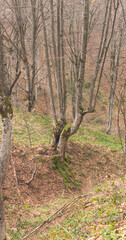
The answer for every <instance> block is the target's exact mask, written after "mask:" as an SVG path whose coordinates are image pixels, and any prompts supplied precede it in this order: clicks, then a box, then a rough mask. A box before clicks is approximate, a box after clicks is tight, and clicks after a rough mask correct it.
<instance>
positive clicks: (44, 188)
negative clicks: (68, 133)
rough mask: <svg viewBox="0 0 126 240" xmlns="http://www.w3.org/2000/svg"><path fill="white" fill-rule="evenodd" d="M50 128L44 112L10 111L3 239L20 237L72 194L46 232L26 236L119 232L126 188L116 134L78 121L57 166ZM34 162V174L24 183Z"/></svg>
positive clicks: (72, 236)
mask: <svg viewBox="0 0 126 240" xmlns="http://www.w3.org/2000/svg"><path fill="white" fill-rule="evenodd" d="M51 133H52V119H51V118H50V117H48V116H46V115H42V114H41V113H38V112H33V113H31V114H30V113H27V112H21V111H19V110H18V111H16V112H15V114H14V120H13V139H14V140H13V150H12V157H11V161H10V164H9V169H8V172H7V177H6V181H5V184H4V188H3V192H4V195H3V199H4V204H5V213H6V221H7V229H8V239H15V240H16V239H22V238H23V237H24V236H25V235H27V234H28V233H29V232H30V231H31V230H32V229H34V228H35V227H37V226H38V225H39V224H41V223H42V222H43V221H45V220H46V219H47V218H48V217H50V216H51V215H52V214H54V213H55V212H56V211H58V209H60V208H61V207H62V206H63V205H64V203H65V204H68V203H69V202H71V201H73V199H76V197H77V202H76V204H74V205H72V206H71V208H70V209H69V208H68V209H67V211H65V215H64V214H63V216H62V214H61V213H60V212H59V213H60V215H61V216H59V217H58V218H57V219H56V220H54V219H53V218H52V220H53V221H52V223H53V225H51V229H49V232H48V229H45V230H44V232H42V233H40V232H41V231H40V232H39V234H38V235H36V232H35V235H34V236H33V238H32V239H34V240H35V239H90V237H92V238H91V239H117V238H116V237H118V236H120V237H122V236H124V234H125V212H124V210H125V190H126V189H125V178H124V177H123V176H124V165H123V155H122V153H121V147H120V142H119V139H118V138H116V137H112V136H108V135H106V134H105V133H103V132H100V131H98V130H96V129H95V127H94V128H93V127H91V126H90V128H87V127H86V128H84V127H83V126H82V127H81V128H80V130H79V132H78V133H77V134H75V135H74V136H73V137H72V138H71V139H70V140H69V142H68V144H67V158H66V162H65V167H64V168H63V169H62V168H60V167H59V166H58V165H56V164H55V159H54V157H53V156H54V152H53V151H52V149H51V147H50V145H51V144H50V143H51ZM36 163H37V171H36V174H35V177H34V179H33V180H32V182H31V183H29V184H27V182H28V181H29V180H30V178H31V176H32V173H33V171H34V169H35V164H36ZM120 177H121V178H120ZM84 193H86V197H83V194H84ZM78 196H80V197H78ZM80 198H81V199H80ZM87 202H88V203H87ZM70 205H71V204H70ZM67 216H68V217H67ZM73 218H74V220H73ZM106 218H107V219H108V220H105V219H106ZM105 221H107V223H105ZM75 222H76V224H75ZM81 222H82V223H81ZM57 224H58V225H57ZM97 225H98V226H99V227H98V228H97ZM52 226H53V227H54V228H52ZM55 226H56V227H55ZM75 226H77V228H75ZM40 230H42V229H40ZM84 234H85V235H84ZM119 234H120V235H119ZM113 236H114V237H113ZM94 237H97V238H94ZM102 237H104V238H102ZM112 237H113V238H112ZM28 239H31V238H30V237H28ZM120 239H124V238H120Z"/></svg>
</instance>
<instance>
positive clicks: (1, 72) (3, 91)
mask: <svg viewBox="0 0 126 240" xmlns="http://www.w3.org/2000/svg"><path fill="white" fill-rule="evenodd" d="M4 55H5V54H4V46H3V31H2V26H1V20H0V114H1V120H2V143H1V149H0V239H1V240H5V239H6V225H5V220H4V210H3V198H2V185H3V182H4V179H5V176H6V171H7V167H8V162H9V159H10V154H11V140H12V118H13V109H12V105H11V93H12V89H13V87H14V85H15V83H16V82H17V80H18V78H19V76H20V73H21V72H19V73H18V74H17V76H16V78H15V81H14V82H13V83H12V85H11V87H9V79H8V73H7V65H6V62H5V56H4Z"/></svg>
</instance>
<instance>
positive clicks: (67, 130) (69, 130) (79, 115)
mask: <svg viewBox="0 0 126 240" xmlns="http://www.w3.org/2000/svg"><path fill="white" fill-rule="evenodd" d="M88 23H89V1H88V0H85V6H84V18H83V38H82V54H81V65H80V74H79V79H78V82H77V110H76V117H75V120H74V122H73V124H72V126H68V125H66V126H65V127H64V129H63V131H62V132H61V134H60V139H59V154H60V158H61V161H62V162H63V161H64V157H65V151H66V143H67V140H68V138H69V137H70V136H71V135H73V134H74V133H76V132H77V130H78V128H79V126H80V124H81V122H82V120H83V117H84V115H85V114H86V113H88V112H89V111H86V112H85V111H83V108H82V88H83V83H84V74H85V64H86V53H87V40H88Z"/></svg>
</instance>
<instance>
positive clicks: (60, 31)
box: [40, 0, 119, 162]
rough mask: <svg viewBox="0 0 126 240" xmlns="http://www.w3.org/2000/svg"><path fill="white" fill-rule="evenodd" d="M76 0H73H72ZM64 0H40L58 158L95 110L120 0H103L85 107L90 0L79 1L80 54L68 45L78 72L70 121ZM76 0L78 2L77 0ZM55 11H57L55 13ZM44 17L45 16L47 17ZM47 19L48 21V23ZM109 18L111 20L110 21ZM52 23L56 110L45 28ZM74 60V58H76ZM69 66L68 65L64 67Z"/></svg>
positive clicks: (63, 155) (61, 157) (54, 143)
mask: <svg viewBox="0 0 126 240" xmlns="http://www.w3.org/2000/svg"><path fill="white" fill-rule="evenodd" d="M75 2H76V1H75ZM64 3H66V2H65V1H64V0H57V1H53V0H50V1H42V0H40V10H41V19H42V26H43V36H44V46H45V56H46V65H47V71H48V80H49V90H50V101H51V108H52V114H53V120H54V129H53V141H52V146H53V147H54V149H57V146H58V147H59V148H58V150H59V157H60V159H61V161H62V162H63V161H64V158H65V151H66V143H67V140H68V138H69V137H70V136H72V135H73V134H74V133H76V132H77V130H78V128H79V126H80V124H81V122H82V120H83V118H84V116H85V115H86V114H88V113H92V112H94V110H95V107H96V102H97V96H98V93H99V88H100V83H101V79H102V74H103V69H104V65H105V60H106V56H107V52H108V49H109V46H110V42H111V39H112V36H113V31H114V26H115V22H116V16H117V11H118V7H119V0H114V1H113V0H108V1H107V2H105V14H104V19H103V26H102V32H101V39H100V43H99V48H98V54H97V58H96V66H95V71H94V75H93V78H92V80H91V89H90V98H89V105H88V107H86V108H84V107H83V106H82V96H83V87H84V80H85V71H86V58H87V47H88V37H89V1H88V0H84V1H80V2H79V4H81V9H83V17H82V37H81V39H80V49H81V52H79V55H78V56H77V57H76V54H77V53H76V52H75V51H74V48H72V47H70V55H71V56H73V59H75V58H77V59H78V61H79V69H78V74H77V76H76V79H75V81H76V107H75V109H76V110H75V113H74V115H75V116H74V120H73V122H72V123H68V122H67V120H66V107H67V98H66V85H67V84H66V69H67V67H66V65H65V62H67V60H66V56H67V51H68V46H67V45H66V41H65V34H66V33H65V28H64V22H65V14H64V10H65V7H64ZM76 4H77V2H76ZM49 7H50V15H48V17H47V12H48V10H47V9H49ZM55 12H56V14H55ZM46 18H47V19H48V20H46ZM49 19H50V25H49ZM111 21H112V22H111ZM49 26H51V28H50V32H51V38H52V43H51V44H52V49H53V59H54V63H55V76H56V83H57V100H58V112H57V111H56V107H55V101H54V93H53V92H54V91H53V79H52V75H51V60H50V55H49V39H48V34H47V28H48V27H49ZM75 62H76V61H75ZM67 70H68V69H67Z"/></svg>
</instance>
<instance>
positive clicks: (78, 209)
mask: <svg viewBox="0 0 126 240" xmlns="http://www.w3.org/2000/svg"><path fill="white" fill-rule="evenodd" d="M120 184H121V185H122V183H121V180H118V184H117V185H116V184H115V183H114V182H112V183H108V184H107V185H105V186H104V185H102V186H100V187H98V190H97V189H96V191H95V193H94V197H93V198H92V199H91V200H90V205H87V204H85V202H86V201H85V199H81V200H80V201H79V202H78V204H76V206H73V208H72V209H71V212H70V213H69V215H67V216H66V217H65V220H64V221H62V222H61V223H60V224H58V225H56V226H55V227H53V228H52V229H51V230H50V231H48V232H47V233H45V234H43V235H41V237H40V238H39V239H43V240H46V239H50V240H51V239H54V240H55V239H64V240H65V239H81V240H82V239H89V238H92V239H97V238H98V239H105V240H110V239H119V238H121V239H125V234H126V229H125V219H124V218H125V217H126V216H125V215H124V210H125V200H126V199H125V192H124V190H122V188H121V189H120V187H118V185H120ZM99 189H100V191H99ZM123 189H124V188H123Z"/></svg>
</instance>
